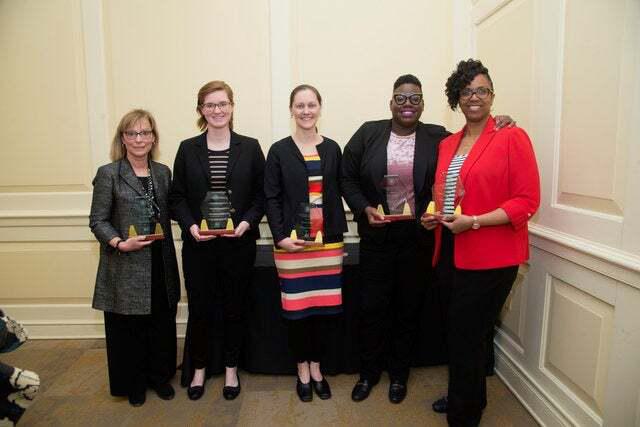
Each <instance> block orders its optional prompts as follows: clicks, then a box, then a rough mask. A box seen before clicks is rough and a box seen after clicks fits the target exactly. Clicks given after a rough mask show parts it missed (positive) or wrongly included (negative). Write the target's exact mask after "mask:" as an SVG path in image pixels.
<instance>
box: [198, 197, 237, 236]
mask: <svg viewBox="0 0 640 427" xmlns="http://www.w3.org/2000/svg"><path fill="white" fill-rule="evenodd" d="M200 212H201V213H202V222H201V223H200V234H202V235H203V236H219V235H222V234H234V233H235V227H234V226H233V220H232V219H231V213H232V212H233V208H232V207H231V202H230V201H229V195H228V194H227V192H226V191H208V192H207V195H206V196H205V197H204V200H203V201H202V204H201V205H200Z"/></svg>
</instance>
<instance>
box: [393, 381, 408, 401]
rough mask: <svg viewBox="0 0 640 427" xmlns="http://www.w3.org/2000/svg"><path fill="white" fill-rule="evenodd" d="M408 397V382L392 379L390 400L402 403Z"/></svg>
mask: <svg viewBox="0 0 640 427" xmlns="http://www.w3.org/2000/svg"><path fill="white" fill-rule="evenodd" d="M405 397H407V384H405V383H403V382H402V381H399V380H393V381H391V384H390V385H389V402H391V403H400V402H402V401H403V400H404V398H405Z"/></svg>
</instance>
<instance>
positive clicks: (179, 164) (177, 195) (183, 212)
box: [169, 141, 196, 233]
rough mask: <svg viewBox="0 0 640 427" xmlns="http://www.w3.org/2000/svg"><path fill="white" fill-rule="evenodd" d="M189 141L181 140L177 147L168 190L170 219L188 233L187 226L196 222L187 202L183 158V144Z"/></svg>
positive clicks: (185, 171) (185, 169) (185, 166)
mask: <svg viewBox="0 0 640 427" xmlns="http://www.w3.org/2000/svg"><path fill="white" fill-rule="evenodd" d="M187 143H189V141H183V142H182V143H181V144H180V147H179V148H178V153H177V154H176V160H175V162H174V163H173V181H172V183H171V190H170V191H169V211H170V212H171V219H174V220H176V221H178V224H180V228H181V229H182V231H183V232H185V233H188V232H189V228H190V227H191V226H192V225H193V224H195V223H196V220H195V219H194V218H193V215H191V210H190V209H189V203H188V201H187V188H186V183H187V176H186V175H187V165H186V164H185V160H184V150H185V144H187Z"/></svg>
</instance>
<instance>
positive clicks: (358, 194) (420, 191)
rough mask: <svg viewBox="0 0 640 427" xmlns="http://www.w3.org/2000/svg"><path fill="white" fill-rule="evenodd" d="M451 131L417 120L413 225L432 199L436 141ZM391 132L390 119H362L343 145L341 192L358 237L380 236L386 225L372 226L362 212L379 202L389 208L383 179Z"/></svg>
mask: <svg viewBox="0 0 640 427" xmlns="http://www.w3.org/2000/svg"><path fill="white" fill-rule="evenodd" d="M449 135H450V133H449V132H448V131H447V130H446V129H445V128H444V127H442V126H438V125H431V124H425V123H422V122H418V126H417V127H416V145H415V152H414V157H413V186H414V191H415V198H416V199H415V200H416V206H415V213H416V227H418V228H419V229H420V230H421V232H424V231H426V230H424V228H423V227H421V226H420V216H421V215H422V214H423V213H424V211H425V210H426V207H427V203H428V202H429V201H430V200H431V187H432V185H433V182H434V181H433V178H434V174H435V171H436V165H437V163H438V145H439V143H440V141H441V140H443V139H444V138H445V137H447V136H449ZM390 136H391V120H377V121H372V122H365V123H364V124H363V125H362V126H360V129H358V130H357V131H356V133H355V134H354V135H353V136H352V137H351V139H350V140H349V142H348V143H347V145H346V147H345V148H344V158H343V160H342V178H341V185H342V195H343V197H344V198H345V200H346V201H347V204H348V205H349V207H350V208H351V211H352V212H353V218H354V219H355V220H356V221H357V222H358V234H359V235H360V237H372V238H376V239H382V238H384V236H385V235H386V230H387V229H388V227H371V226H370V225H369V222H368V220H367V216H366V215H364V214H363V213H364V209H365V208H366V207H367V206H372V207H374V208H375V207H377V206H378V205H382V206H384V208H385V212H389V207H388V206H387V197H386V194H385V190H384V189H383V188H382V185H381V184H382V181H383V178H384V176H385V175H386V174H387V144H388V142H389V137H390Z"/></svg>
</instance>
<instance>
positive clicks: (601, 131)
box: [0, 0, 640, 426]
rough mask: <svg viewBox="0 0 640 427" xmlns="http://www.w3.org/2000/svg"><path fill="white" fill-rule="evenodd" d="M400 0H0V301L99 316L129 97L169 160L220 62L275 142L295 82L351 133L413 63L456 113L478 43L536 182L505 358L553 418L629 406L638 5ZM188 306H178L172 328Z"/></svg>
mask: <svg viewBox="0 0 640 427" xmlns="http://www.w3.org/2000/svg"><path fill="white" fill-rule="evenodd" d="M402 5H403V6H402V7H400V6H399V5H398V4H397V3H392V2H388V1H382V0H376V1H364V0H359V1H349V2H345V1H338V0H328V1H325V2H312V1H295V0H240V1H236V2H228V1H222V0H215V1H212V0H189V1H177V0H175V1H163V2H154V1H151V0H139V1H136V2H130V1H124V0H109V1H105V0H50V1H46V2H44V1H38V0H5V1H0V51H2V52H3V55H0V69H1V70H2V75H3V79H0V93H2V95H3V103H2V105H0V109H1V110H0V112H1V114H0V271H2V272H3V276H2V282H1V285H0V306H2V307H4V308H6V309H7V310H8V311H9V312H10V313H11V314H13V315H14V316H15V317H17V318H19V319H20V320H22V321H24V322H25V323H26V324H27V326H28V328H29V329H30V330H31V332H32V335H33V336H35V337H63V336H70V337H88V336H101V335H102V334H103V330H102V326H101V313H99V312H95V311H93V310H91V308H90V300H91V295H92V291H93V280H94V277H95V270H96V265H97V257H98V254H97V244H96V243H95V240H94V239H93V236H92V235H91V233H90V232H89V229H88V227H87V223H88V217H87V216H88V210H89V203H90V195H91V179H92V177H93V174H94V173H95V170H96V168H97V167H98V166H99V165H101V164H104V163H105V162H107V161H108V145H109V140H110V138H111V137H112V132H113V129H114V126H115V124H116V123H117V122H118V120H119V118H120V116H121V115H122V114H123V113H124V112H126V111H127V110H129V109H131V108H134V107H144V108H148V109H150V110H151V111H152V112H153V113H154V114H155V115H156V118H157V119H158V122H159V128H160V132H161V151H162V155H161V161H163V162H165V163H167V164H169V165H171V164H172V162H173V156H174V154H175V151H176V149H177V146H178V143H179V141H181V140H182V139H184V138H187V137H189V136H192V135H194V134H196V133H197V130H196V128H195V119H196V115H195V112H194V106H195V95H196V92H197V90H198V88H199V87H200V86H201V85H202V84H203V83H204V82H206V81H208V80H212V79H224V80H227V81H228V82H229V83H230V84H231V85H232V87H233V88H234V90H235V93H236V103H237V105H236V110H235V126H236V129H237V130H238V131H239V132H240V133H244V134H247V135H251V136H255V137H257V138H258V139H259V140H260V142H261V144H262V147H263V149H264V151H265V152H266V151H267V150H268V148H269V145H270V144H271V142H272V141H274V140H276V139H279V138H282V137H284V136H285V135H286V134H287V133H288V132H289V129H290V119H289V112H288V108H287V105H288V95H289V92H290V90H291V88H292V87H293V86H295V85H296V84H298V83H301V82H305V83H311V84H313V85H315V86H317V87H318V89H319V90H320V91H321V93H322V95H323V98H324V110H323V118H322V121H321V123H320V130H321V132H322V133H323V134H325V135H327V136H330V137H332V138H334V139H336V140H337V141H338V142H339V143H340V144H341V145H344V144H345V143H346V141H347V140H348V138H349V137H350V136H351V134H352V133H353V132H354V131H355V129H356V128H357V127H358V126H359V124H360V123H362V122H363V121H365V120H371V119H379V118H385V117H388V115H389V113H388V100H389V95H390V92H391V85H392V83H393V80H394V79H395V78H396V77H397V76H398V75H400V74H403V73H407V72H410V73H414V74H416V75H418V77H419V78H421V80H422V82H423V85H424V92H425V94H426V109H425V113H424V119H425V121H428V122H434V123H444V124H446V125H448V126H450V128H451V129H452V130H455V129H456V128H457V127H459V126H460V125H461V124H462V122H463V121H462V117H461V115H460V114H459V113H453V112H451V111H450V110H448V109H447V106H446V102H445V97H444V94H443V87H444V82H445V80H446V78H447V76H448V75H449V73H450V71H451V70H452V69H453V68H454V65H455V62H456V61H457V60H459V59H462V58H468V57H472V56H474V57H479V58H481V59H482V60H483V61H484V62H485V64H486V65H487V66H488V67H489V69H490V71H491V73H492V77H493V79H494V82H495V85H496V94H497V96H496V102H495V108H494V111H496V112H498V113H508V114H510V115H511V116H513V117H514V118H516V120H517V121H518V123H519V124H520V125H521V126H522V127H524V128H525V129H526V130H527V132H528V133H529V134H530V136H531V138H532V140H533V142H534V146H535V149H536V153H537V157H538V163H539V166H540V170H541V177H542V189H543V192H542V194H543V197H542V199H543V200H542V206H541V209H540V212H539V213H538V215H537V216H536V217H535V218H534V223H533V224H532V226H531V243H532V246H531V254H532V256H531V260H530V263H529V265H528V266H524V267H523V268H522V269H521V274H520V276H519V278H518V281H517V282H516V285H515V286H514V289H513V292H512V294H511V296H510V298H509V300H508V303H507V304H506V306H505V309H504V311H503V319H502V320H503V323H502V327H501V328H500V329H499V331H498V335H497V340H496V342H497V348H498V371H499V375H500V376H501V377H502V378H503V379H504V380H505V381H506V382H507V383H508V384H509V386H510V387H511V388H512V389H513V390H514V392H515V393H516V395H517V396H518V397H519V398H520V399H521V400H522V401H523V402H524V403H525V404H526V405H527V407H528V408H529V409H530V410H531V411H532V413H533V414H534V415H535V416H536V417H537V418H538V420H539V421H540V422H541V423H543V424H546V425H571V424H574V425H593V426H595V425H611V426H618V425H621V426H622V425H625V426H626V425H634V424H636V425H638V423H640V420H639V419H638V414H640V409H638V405H639V402H640V396H639V395H638V392H639V390H640V379H639V378H640V367H639V366H640V365H638V363H637V360H640V332H638V328H637V324H638V322H640V314H639V310H638V307H640V197H639V196H640V192H638V189H637V186H638V182H640V168H638V164H640V144H639V143H638V142H639V140H638V137H637V135H636V134H635V133H634V132H632V130H633V129H634V127H633V126H634V125H636V124H637V123H640V103H639V102H638V99H640V83H639V81H638V78H637V76H638V75H640V30H639V28H640V26H638V25H637V24H638V22H640V4H639V3H638V1H637V0H610V1H607V2H603V1H600V0H584V1H583V0H580V1H579V0H562V1H557V0H539V1H538V0H475V1H471V0H453V1H450V2H449V1H446V2H443V1H438V0H430V1H425V0H411V1H408V2H403V3H402ZM174 233H175V230H174ZM264 243H268V240H265V241H264ZM178 245H179V243H178ZM185 314H186V313H185V307H184V304H181V306H180V312H179V316H178V317H179V322H180V325H181V327H182V328H183V327H184V320H185Z"/></svg>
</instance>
